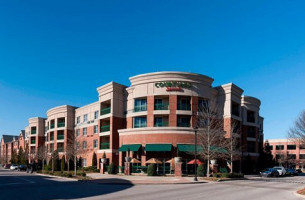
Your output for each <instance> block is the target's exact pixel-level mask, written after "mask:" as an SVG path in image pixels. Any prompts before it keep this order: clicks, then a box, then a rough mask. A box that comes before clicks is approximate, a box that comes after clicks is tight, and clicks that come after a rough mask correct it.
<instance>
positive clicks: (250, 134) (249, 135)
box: [247, 126, 256, 138]
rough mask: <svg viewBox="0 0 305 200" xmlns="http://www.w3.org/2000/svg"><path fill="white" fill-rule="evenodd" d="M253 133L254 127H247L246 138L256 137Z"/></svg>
mask: <svg viewBox="0 0 305 200" xmlns="http://www.w3.org/2000/svg"><path fill="white" fill-rule="evenodd" d="M255 132H256V131H255V127H254V126H248V134H247V136H248V137H252V138H255V137H256V134H255Z"/></svg>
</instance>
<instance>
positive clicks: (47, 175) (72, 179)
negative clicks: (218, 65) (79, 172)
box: [35, 172, 79, 181]
mask: <svg viewBox="0 0 305 200" xmlns="http://www.w3.org/2000/svg"><path fill="white" fill-rule="evenodd" d="M35 174H36V175H38V176H45V177H51V178H59V179H65V180H69V181H79V180H78V179H74V178H68V177H61V176H53V175H49V174H40V173H37V172H36V173H35Z"/></svg>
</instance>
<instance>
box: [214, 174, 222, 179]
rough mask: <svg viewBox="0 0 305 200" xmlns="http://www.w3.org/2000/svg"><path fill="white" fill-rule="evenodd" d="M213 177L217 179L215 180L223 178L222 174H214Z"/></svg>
mask: <svg viewBox="0 0 305 200" xmlns="http://www.w3.org/2000/svg"><path fill="white" fill-rule="evenodd" d="M213 177H215V178H220V177H221V173H214V174H213Z"/></svg>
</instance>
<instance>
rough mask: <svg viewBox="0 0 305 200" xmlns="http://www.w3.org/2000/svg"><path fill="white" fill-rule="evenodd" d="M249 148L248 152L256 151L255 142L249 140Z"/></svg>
mask: <svg viewBox="0 0 305 200" xmlns="http://www.w3.org/2000/svg"><path fill="white" fill-rule="evenodd" d="M247 149H248V152H252V153H254V152H255V142H248V143H247Z"/></svg>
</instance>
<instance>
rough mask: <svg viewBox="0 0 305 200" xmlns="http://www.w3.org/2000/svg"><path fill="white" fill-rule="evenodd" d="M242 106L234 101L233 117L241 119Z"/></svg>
mask: <svg viewBox="0 0 305 200" xmlns="http://www.w3.org/2000/svg"><path fill="white" fill-rule="evenodd" d="M239 110H240V106H239V104H238V103H236V102H234V101H232V111H231V112H232V115H235V116H237V117H239Z"/></svg>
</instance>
